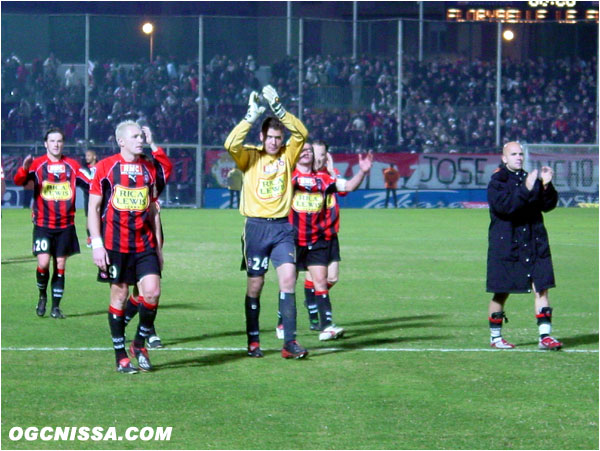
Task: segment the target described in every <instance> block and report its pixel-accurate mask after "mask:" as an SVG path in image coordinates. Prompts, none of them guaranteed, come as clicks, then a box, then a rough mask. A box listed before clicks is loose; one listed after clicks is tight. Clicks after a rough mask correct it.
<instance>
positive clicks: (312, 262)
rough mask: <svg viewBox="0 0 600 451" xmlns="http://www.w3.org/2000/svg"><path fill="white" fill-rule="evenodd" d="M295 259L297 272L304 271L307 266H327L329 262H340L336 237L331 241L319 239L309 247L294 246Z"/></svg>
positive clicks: (338, 243) (338, 244)
mask: <svg viewBox="0 0 600 451" xmlns="http://www.w3.org/2000/svg"><path fill="white" fill-rule="evenodd" d="M296 258H297V262H296V268H297V269H298V271H306V270H307V269H308V267H309V266H328V265H329V264H330V263H331V262H339V261H341V260H342V258H341V257H340V242H339V240H338V237H337V235H336V236H335V237H333V238H332V239H331V240H325V239H323V238H320V239H319V240H317V242H316V243H314V244H312V245H310V246H296Z"/></svg>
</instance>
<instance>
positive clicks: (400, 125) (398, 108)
mask: <svg viewBox="0 0 600 451" xmlns="http://www.w3.org/2000/svg"><path fill="white" fill-rule="evenodd" d="M402 45H403V44H402V21H401V20H399V21H398V96H397V97H398V104H397V106H396V108H397V111H398V145H401V144H402Z"/></svg>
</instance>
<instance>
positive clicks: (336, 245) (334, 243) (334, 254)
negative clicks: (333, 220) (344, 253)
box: [327, 235, 342, 264]
mask: <svg viewBox="0 0 600 451" xmlns="http://www.w3.org/2000/svg"><path fill="white" fill-rule="evenodd" d="M327 242H328V243H329V254H328V257H327V259H328V262H327V264H329V263H331V262H339V261H342V257H341V256H340V241H339V240H338V237H337V235H336V236H334V237H333V238H332V239H330V240H329V241H327Z"/></svg>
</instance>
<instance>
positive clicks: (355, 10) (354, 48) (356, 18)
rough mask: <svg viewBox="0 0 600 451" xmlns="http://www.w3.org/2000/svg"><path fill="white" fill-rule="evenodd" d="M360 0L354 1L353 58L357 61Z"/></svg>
mask: <svg viewBox="0 0 600 451" xmlns="http://www.w3.org/2000/svg"><path fill="white" fill-rule="evenodd" d="M357 29H358V2H356V1H354V2H352V58H353V59H354V60H355V61H356V53H357V47H358V32H357Z"/></svg>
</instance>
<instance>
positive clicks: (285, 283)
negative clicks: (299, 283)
mask: <svg viewBox="0 0 600 451" xmlns="http://www.w3.org/2000/svg"><path fill="white" fill-rule="evenodd" d="M295 287H296V275H295V274H284V275H281V276H280V277H279V289H280V290H281V291H283V292H286V293H293V292H294V288H295Z"/></svg>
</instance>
